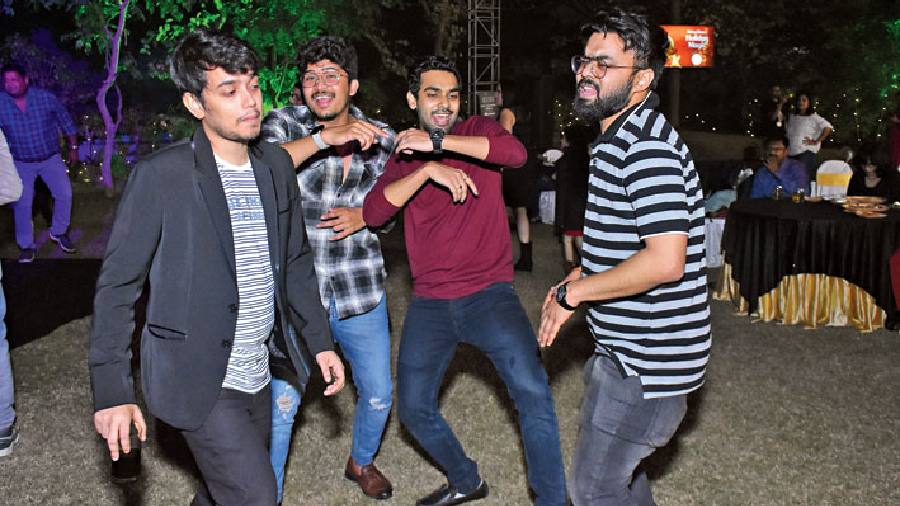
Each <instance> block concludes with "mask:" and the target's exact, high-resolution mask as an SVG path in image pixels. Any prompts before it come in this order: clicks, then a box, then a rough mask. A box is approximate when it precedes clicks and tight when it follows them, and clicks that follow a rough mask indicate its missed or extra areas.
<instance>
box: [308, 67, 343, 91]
mask: <svg viewBox="0 0 900 506" xmlns="http://www.w3.org/2000/svg"><path fill="white" fill-rule="evenodd" d="M343 75H345V73H344V72H341V71H339V70H327V71H325V72H323V73H321V74H317V73H315V72H307V73H305V74H303V78H302V79H301V80H300V82H301V83H302V84H303V87H304V88H312V87H313V86H315V85H316V83H317V82H319V79H321V80H322V81H323V82H324V83H325V84H326V85H328V86H335V85H336V84H338V83H339V82H341V76H343Z"/></svg>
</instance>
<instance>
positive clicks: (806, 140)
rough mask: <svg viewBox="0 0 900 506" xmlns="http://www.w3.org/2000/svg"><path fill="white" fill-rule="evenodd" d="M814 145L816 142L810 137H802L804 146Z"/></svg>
mask: <svg viewBox="0 0 900 506" xmlns="http://www.w3.org/2000/svg"><path fill="white" fill-rule="evenodd" d="M816 144H818V142H817V141H816V140H815V139H813V138H812V137H804V138H803V145H804V146H815V145H816Z"/></svg>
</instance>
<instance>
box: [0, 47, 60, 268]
mask: <svg viewBox="0 0 900 506" xmlns="http://www.w3.org/2000/svg"><path fill="white" fill-rule="evenodd" d="M0 74H2V76H3V90H4V91H5V93H0V128H2V129H3V134H4V135H5V136H6V141H7V143H9V151H10V153H12V156H13V159H14V161H15V164H16V170H17V171H18V172H19V177H20V178H22V196H21V197H20V198H19V200H18V202H15V203H14V204H12V208H13V215H14V217H15V222H16V242H17V243H18V244H19V249H20V250H21V252H20V254H19V263H31V262H32V261H33V260H34V254H35V252H36V245H35V243H34V228H33V225H32V222H31V204H32V200H33V199H34V181H35V179H37V178H41V179H43V180H44V183H45V184H46V185H47V188H49V189H50V194H51V195H53V201H54V204H53V220H52V223H51V224H50V239H51V240H53V241H54V242H56V243H57V244H58V245H59V248H60V249H61V250H63V251H64V252H66V253H75V246H73V245H72V241H71V240H70V239H69V236H68V234H67V231H68V228H69V220H70V218H71V214H72V184H71V183H70V182H69V175H68V174H67V173H66V165H65V163H64V162H63V160H62V158H61V157H60V156H59V134H60V132H62V133H63V134H65V136H66V137H67V138H68V139H69V161H70V162H73V163H74V162H77V161H78V135H77V133H78V132H77V130H76V128H75V123H73V122H72V118H71V117H70V116H69V113H68V111H66V108H65V107H63V105H62V104H61V103H60V102H59V100H58V99H57V98H56V97H55V96H53V94H52V93H50V92H49V91H47V90H43V89H41V88H37V87H31V86H29V83H28V73H27V71H26V70H25V67H23V66H21V65H19V64H17V63H8V64H6V65H4V66H3V68H2V69H0Z"/></svg>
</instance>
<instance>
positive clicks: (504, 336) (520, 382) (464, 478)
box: [397, 283, 566, 506]
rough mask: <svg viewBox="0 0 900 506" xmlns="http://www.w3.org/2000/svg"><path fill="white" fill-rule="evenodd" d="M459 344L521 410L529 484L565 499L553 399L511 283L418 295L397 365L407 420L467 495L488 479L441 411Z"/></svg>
mask: <svg viewBox="0 0 900 506" xmlns="http://www.w3.org/2000/svg"><path fill="white" fill-rule="evenodd" d="M460 343H468V344H471V345H472V346H475V347H477V348H478V349H480V350H481V351H482V352H484V353H485V354H486V355H487V356H488V358H489V359H490V360H491V362H492V363H493V364H494V367H495V368H496V369H497V373H498V374H499V375H500V377H501V378H502V379H503V382H504V383H506V388H507V389H508V390H509V395H510V397H511V398H512V400H513V403H515V406H516V410H517V411H518V415H519V430H520V431H521V433H522V441H523V443H524V447H525V461H526V463H527V464H528V483H529V485H531V488H532V490H534V493H535V495H536V496H537V497H536V501H535V504H536V505H539V506H549V505H564V504H566V485H565V472H564V468H563V463H562V452H561V451H560V444H559V426H558V424H557V421H556V411H555V410H554V404H553V397H552V395H551V393H550V385H549V383H548V381H547V373H546V371H544V366H543V364H542V363H541V360H540V354H539V351H538V345H537V339H536V338H535V336H534V331H533V330H532V328H531V322H529V320H528V315H527V314H526V313H525V310H524V309H523V308H522V305H521V303H520V302H519V298H518V297H516V294H515V291H514V290H513V287H512V284H511V283H496V284H494V285H491V286H489V287H487V288H485V289H483V290H481V291H479V292H476V293H474V294H472V295H469V296H466V297H461V298H459V299H453V300H439V299H426V298H424V297H414V298H413V300H412V301H411V302H410V304H409V309H408V310H407V312H406V321H405V323H404V325H403V337H402V339H401V341H400V358H399V359H398V365H397V401H398V405H399V410H398V411H399V414H400V421H401V422H402V423H403V425H405V426H406V428H407V429H409V431H410V433H412V435H413V436H415V438H416V440H417V441H418V442H419V444H421V445H422V447H423V448H424V449H425V451H427V452H428V454H429V455H431V457H432V458H433V459H434V460H435V461H436V462H437V463H438V464H439V465H440V466H441V467H442V468H443V470H444V472H446V473H447V479H448V480H449V482H450V484H451V485H453V486H455V487H456V488H457V489H459V490H461V491H463V492H469V491H471V490H473V489H474V488H475V487H477V486H478V484H479V483H480V482H481V477H480V476H479V474H478V466H477V465H476V464H475V462H474V461H473V460H472V459H470V458H469V457H468V456H467V455H466V453H465V451H464V450H463V448H462V445H461V444H460V442H459V440H458V439H457V438H456V436H455V435H454V434H453V431H452V430H451V429H450V426H449V425H447V421H446V420H445V419H444V417H443V416H441V413H440V411H439V409H438V390H439V389H440V386H441V382H442V380H443V378H444V373H445V372H446V371H447V366H448V365H449V364H450V360H451V359H452V358H453V355H454V354H455V353H456V348H457V346H458V345H459V344H460Z"/></svg>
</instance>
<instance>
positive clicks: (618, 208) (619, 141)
mask: <svg viewBox="0 0 900 506" xmlns="http://www.w3.org/2000/svg"><path fill="white" fill-rule="evenodd" d="M658 103H659V99H658V98H657V97H656V95H655V94H653V93H651V94H650V95H649V96H648V97H647V99H645V100H644V102H643V103H641V104H639V105H637V106H634V107H633V108H631V109H629V110H628V111H626V112H625V113H623V114H622V115H621V116H620V117H619V118H618V119H617V120H616V122H615V123H613V125H611V126H610V128H608V129H607V131H606V132H604V134H603V135H601V136H600V138H599V139H598V141H597V143H596V144H595V145H594V146H592V148H591V166H590V177H589V183H588V184H589V189H588V201H587V210H586V212H585V223H584V258H583V260H582V266H583V268H584V274H585V275H589V274H594V273H598V272H604V271H606V270H609V269H612V268H613V267H615V266H617V265H618V264H619V263H621V262H623V261H624V260H626V259H627V258H629V257H631V256H632V255H634V254H635V253H637V252H638V251H640V250H641V249H643V248H644V242H643V241H644V239H646V238H648V237H651V236H654V235H662V234H686V235H687V236H688V244H687V257H686V260H685V266H684V276H683V277H682V278H681V279H680V280H678V281H675V282H672V283H665V284H662V285H659V286H656V287H655V288H653V289H651V290H649V291H647V292H644V293H640V294H636V295H632V296H629V297H624V298H620V299H614V300H609V301H603V302H596V303H593V304H591V305H590V307H589V309H588V324H589V327H590V329H591V333H592V334H593V336H594V340H595V342H596V346H597V352H598V353H601V354H607V355H608V354H609V352H612V353H614V354H615V357H616V358H618V360H619V362H620V363H621V364H622V366H623V368H624V369H625V372H626V373H627V374H628V375H638V376H639V377H640V379H641V384H642V385H643V388H644V397H645V398H655V397H666V396H671V395H679V394H684V393H687V392H690V391H692V390H695V389H697V388H699V387H700V385H702V384H703V380H704V376H705V371H706V362H707V359H708V357H709V348H710V323H709V304H708V301H707V292H706V290H707V288H706V251H705V245H704V232H705V230H704V217H705V216H704V207H703V194H702V191H701V188H700V180H699V178H698V177H697V171H696V170H694V162H693V160H692V158H691V154H690V152H689V151H688V147H687V145H685V143H684V142H683V141H682V140H681V137H680V136H679V135H678V132H676V131H675V129H674V128H672V126H671V125H670V124H669V123H668V121H666V119H665V117H664V116H663V115H662V114H661V113H659V112H657V111H656V110H654V108H655V107H656V106H657V105H658Z"/></svg>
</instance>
